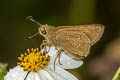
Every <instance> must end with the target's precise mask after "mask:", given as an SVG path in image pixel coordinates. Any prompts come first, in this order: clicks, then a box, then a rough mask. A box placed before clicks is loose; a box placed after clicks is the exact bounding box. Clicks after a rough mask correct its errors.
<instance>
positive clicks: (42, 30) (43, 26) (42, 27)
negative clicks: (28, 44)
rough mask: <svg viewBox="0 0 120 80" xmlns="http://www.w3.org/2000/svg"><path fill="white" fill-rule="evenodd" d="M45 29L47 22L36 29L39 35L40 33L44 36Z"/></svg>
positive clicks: (45, 33)
mask: <svg viewBox="0 0 120 80" xmlns="http://www.w3.org/2000/svg"><path fill="white" fill-rule="evenodd" d="M47 29H48V25H47V24H45V25H41V26H40V27H39V28H38V31H39V33H40V35H42V36H44V37H45V36H46V35H47V32H48V31H47Z"/></svg>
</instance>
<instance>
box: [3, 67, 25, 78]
mask: <svg viewBox="0 0 120 80" xmlns="http://www.w3.org/2000/svg"><path fill="white" fill-rule="evenodd" d="M26 74H27V72H24V71H23V68H21V67H19V66H16V67H14V68H13V69H10V71H9V72H7V74H6V76H5V77H4V80H24V78H25V76H26Z"/></svg>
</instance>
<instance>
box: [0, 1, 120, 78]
mask: <svg viewBox="0 0 120 80" xmlns="http://www.w3.org/2000/svg"><path fill="white" fill-rule="evenodd" d="M27 16H33V17H34V18H35V19H36V20H37V21H39V22H40V23H41V24H49V25H53V26H60V25H80V24H97V23H99V24H103V25H105V32H104V35H103V37H102V39H101V40H100V41H99V42H98V43H97V44H95V45H94V46H92V49H91V53H90V55H89V56H88V57H87V58H85V59H84V65H83V66H82V67H80V68H78V69H75V70H69V71H70V72H71V73H73V74H74V75H75V76H76V77H78V78H79V79H80V80H111V79H112V77H113V75H114V74H115V72H116V70H117V68H118V66H119V65H120V0H0V62H3V63H8V65H9V66H8V67H9V68H12V67H14V66H15V65H16V62H17V57H18V56H19V54H20V53H21V52H24V51H25V50H26V49H27V48H32V47H36V46H35V45H34V43H33V42H34V41H36V43H37V44H38V46H39V45H40V43H41V41H42V40H43V38H42V37H41V36H39V35H38V36H36V37H35V38H34V41H32V40H27V41H26V40H25V38H26V37H27V36H29V35H32V34H34V33H36V32H37V31H38V25H36V24H34V23H32V22H30V21H27V20H26V19H25V18H26V17H27Z"/></svg>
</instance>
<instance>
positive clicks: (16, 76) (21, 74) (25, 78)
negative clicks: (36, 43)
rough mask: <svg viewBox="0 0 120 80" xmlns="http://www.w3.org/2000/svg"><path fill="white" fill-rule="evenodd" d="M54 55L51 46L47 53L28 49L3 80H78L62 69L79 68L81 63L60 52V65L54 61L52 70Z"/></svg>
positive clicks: (54, 52) (53, 48)
mask: <svg viewBox="0 0 120 80" xmlns="http://www.w3.org/2000/svg"><path fill="white" fill-rule="evenodd" d="M47 50H48V48H47ZM56 53H57V50H56V49H55V47H53V46H52V47H50V50H49V52H48V53H47V52H46V51H45V50H42V51H41V52H39V50H38V49H31V50H30V49H28V50H27V52H25V53H24V54H21V55H20V57H18V60H19V61H18V63H17V64H18V66H16V67H14V68H13V69H10V71H9V72H8V73H7V75H6V76H5V77H4V80H78V79H77V78H76V77H75V76H73V75H72V74H71V73H69V72H67V71H66V70H64V69H74V68H77V67H80V66H81V65H82V64H83V62H82V61H81V60H79V61H77V60H74V59H72V58H71V57H70V56H68V55H66V54H65V53H64V52H62V53H61V58H60V61H61V63H62V65H60V64H59V62H58V60H56V65H55V70H54V59H55V57H56V55H57V54H56Z"/></svg>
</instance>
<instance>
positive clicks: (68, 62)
mask: <svg viewBox="0 0 120 80" xmlns="http://www.w3.org/2000/svg"><path fill="white" fill-rule="evenodd" d="M56 55H57V54H55V55H54V56H51V60H50V64H53V63H54V60H55V57H56ZM60 62H61V64H62V65H60V64H59V62H58V58H57V60H56V65H57V66H60V67H62V68H64V69H74V68H78V67H80V66H81V65H82V64H83V61H82V60H75V59H73V58H72V57H71V56H69V55H67V54H65V53H64V52H62V53H61V57H60Z"/></svg>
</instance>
